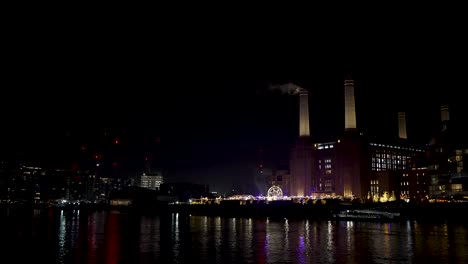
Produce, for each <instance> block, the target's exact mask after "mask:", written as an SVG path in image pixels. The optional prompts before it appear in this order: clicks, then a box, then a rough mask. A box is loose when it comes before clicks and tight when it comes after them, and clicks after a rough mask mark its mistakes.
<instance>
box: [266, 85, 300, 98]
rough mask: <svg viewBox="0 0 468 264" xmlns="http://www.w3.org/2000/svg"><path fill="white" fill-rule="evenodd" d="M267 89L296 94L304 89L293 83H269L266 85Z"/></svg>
mask: <svg viewBox="0 0 468 264" xmlns="http://www.w3.org/2000/svg"><path fill="white" fill-rule="evenodd" d="M268 89H269V90H278V91H280V92H282V93H284V94H291V95H294V94H298V93H299V92H300V91H302V90H304V89H303V88H301V87H299V86H298V85H296V84H294V83H286V84H276V85H272V84H270V85H269V87H268Z"/></svg>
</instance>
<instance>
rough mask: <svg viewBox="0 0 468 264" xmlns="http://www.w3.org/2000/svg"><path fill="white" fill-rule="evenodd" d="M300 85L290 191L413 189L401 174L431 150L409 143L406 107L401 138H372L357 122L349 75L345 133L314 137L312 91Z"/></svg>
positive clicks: (368, 194) (345, 193)
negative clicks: (322, 138) (317, 139)
mask: <svg viewBox="0 0 468 264" xmlns="http://www.w3.org/2000/svg"><path fill="white" fill-rule="evenodd" d="M298 90H299V137H298V139H297V141H296V144H295V146H294V148H292V149H291V152H290V174H291V175H290V180H289V193H288V195H290V196H327V195H330V196H341V197H349V198H360V199H366V198H367V199H368V198H372V197H375V196H382V195H383V194H385V195H388V196H389V197H390V196H392V195H393V196H395V197H396V198H400V197H401V195H402V192H403V190H404V191H405V192H406V191H407V189H408V188H406V189H405V188H403V187H402V184H401V178H402V177H403V174H404V175H407V174H408V173H406V172H408V171H411V170H412V169H413V168H414V166H415V165H414V161H415V160H419V159H420V157H421V156H423V155H424V154H425V151H424V150H423V149H422V148H417V147H414V146H412V145H410V144H409V143H408V141H407V134H406V118H405V113H403V112H400V113H398V124H399V139H398V140H396V141H395V142H378V141H375V140H371V139H370V138H369V137H367V136H366V135H364V134H363V133H361V132H360V131H359V130H358V128H357V126H356V107H355V98H354V81H353V80H352V79H351V78H349V77H348V78H346V79H345V81H344V104H345V129H344V131H343V133H342V134H341V135H340V136H339V137H338V138H337V139H336V140H335V141H333V142H312V141H311V137H310V129H309V105H308V92H307V90H305V89H303V88H298ZM418 177H419V174H418ZM421 182H423V181H421ZM405 186H406V185H405ZM423 193H424V192H422V194H423Z"/></svg>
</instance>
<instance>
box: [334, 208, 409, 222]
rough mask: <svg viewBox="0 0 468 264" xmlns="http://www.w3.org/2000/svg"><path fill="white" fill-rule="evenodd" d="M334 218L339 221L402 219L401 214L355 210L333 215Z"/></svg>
mask: <svg viewBox="0 0 468 264" xmlns="http://www.w3.org/2000/svg"><path fill="white" fill-rule="evenodd" d="M333 218H334V219H337V220H376V221H380V220H398V219H400V213H396V212H386V211H379V210H371V209H354V210H343V211H340V212H338V213H335V214H333Z"/></svg>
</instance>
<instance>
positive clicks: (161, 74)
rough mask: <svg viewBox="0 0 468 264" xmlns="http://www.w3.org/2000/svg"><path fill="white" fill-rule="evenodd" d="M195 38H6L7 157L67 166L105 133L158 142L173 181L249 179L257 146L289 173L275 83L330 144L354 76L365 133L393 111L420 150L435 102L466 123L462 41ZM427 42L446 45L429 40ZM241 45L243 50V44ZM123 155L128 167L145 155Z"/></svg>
mask: <svg viewBox="0 0 468 264" xmlns="http://www.w3.org/2000/svg"><path fill="white" fill-rule="evenodd" d="M190 30H191V29H185V30H182V31H181V33H180V35H176V36H175V35H173V34H170V33H171V32H166V31H165V32H160V35H158V37H157V38H156V40H157V39H164V40H165V41H163V42H155V40H147V41H146V40H145V41H144V38H143V37H140V36H138V34H133V35H132V36H133V37H132V38H127V39H122V38H123V37H124V36H130V35H129V32H128V31H125V30H124V31H123V32H120V31H112V30H111V31H109V32H107V33H106V34H105V35H103V36H100V35H99V34H97V33H96V31H95V30H94V31H93V30H91V31H89V32H81V33H76V32H75V31H70V32H74V33H76V34H77V35H74V34H72V33H68V32H64V33H63V34H62V35H60V36H61V37H63V41H62V42H60V43H61V44H60V45H52V44H53V43H54V41H56V40H57V39H58V35H56V34H55V32H56V31H55V30H54V28H51V30H50V31H45V32H42V33H41V34H39V33H38V31H37V30H35V29H34V28H32V29H31V30H30V31H28V34H30V35H28V36H35V37H36V40H37V41H36V42H35V45H34V46H31V45H30V44H29V42H27V41H24V42H21V41H20V40H21V39H24V38H21V37H20V38H12V39H11V42H10V45H11V46H10V49H11V51H12V52H11V53H10V54H9V55H8V56H7V57H6V63H7V65H8V66H9V67H8V68H7V70H6V71H5V76H6V81H5V83H7V84H8V89H7V92H5V94H4V95H3V98H2V99H3V100H4V102H5V103H4V104H2V105H1V106H0V107H1V108H0V110H1V111H2V113H3V120H4V128H5V129H3V130H2V131H1V137H2V141H1V144H2V150H3V153H2V155H3V156H8V157H11V156H13V157H22V156H25V155H28V154H30V155H32V156H34V157H39V158H42V159H53V158H54V157H63V156H64V155H62V153H63V151H64V150H63V148H64V147H65V145H64V144H63V142H64V141H65V140H66V139H67V138H73V146H75V149H76V147H77V146H78V147H80V146H81V145H82V144H86V143H87V142H88V141H92V140H95V137H97V135H98V134H99V135H100V134H102V133H104V132H103V131H105V130H106V129H111V130H112V131H113V132H115V133H116V135H115V137H119V138H121V139H122V140H123V141H122V142H123V145H125V144H126V143H127V142H130V141H132V142H135V143H132V144H134V146H135V147H134V151H139V149H141V148H144V145H145V143H144V142H147V141H148V142H149V141H151V142H152V140H154V138H156V137H160V140H161V143H162V144H164V145H165V146H166V147H167V149H166V150H165V152H164V154H163V157H164V158H166V162H167V163H166V167H165V169H167V170H168V175H167V176H168V178H169V179H171V178H172V179H173V180H190V181H194V182H201V183H207V184H210V186H211V187H212V188H213V189H218V188H219V189H228V188H230V186H231V185H232V184H233V183H236V184H243V183H245V182H246V181H248V180H250V179H251V178H253V176H252V169H253V168H254V166H255V165H257V160H256V154H255V153H256V150H257V149H258V148H259V147H263V148H265V149H266V150H267V151H268V152H269V153H271V154H270V155H271V156H272V157H271V162H272V163H276V164H277V165H278V166H283V164H285V165H287V164H288V162H287V160H288V153H289V148H290V147H291V145H292V144H294V141H295V138H296V136H297V133H298V132H297V130H298V125H297V118H298V117H297V111H298V106H297V97H295V96H291V95H284V94H280V93H279V92H278V91H271V90H269V89H268V87H269V85H270V84H281V83H287V82H293V83H296V84H297V85H300V86H301V87H304V88H306V89H308V90H309V97H310V99H309V101H310V104H309V105H310V111H309V112H310V113H309V114H310V126H311V127H310V130H311V137H312V139H313V140H316V141H327V140H333V139H334V138H335V137H336V136H337V135H338V134H339V133H341V131H342V130H343V128H344V109H343V107H344V106H343V80H344V78H345V76H346V75H347V74H349V73H351V74H352V76H353V78H354V79H355V86H356V90H355V92H356V111H357V126H358V129H360V130H364V132H366V133H367V134H369V135H372V136H379V137H390V138H392V137H397V136H398V130H397V122H398V120H397V118H398V117H397V113H398V112H400V111H405V112H406V118H407V131H408V139H409V140H411V141H415V143H417V144H421V145H422V144H425V143H428V142H429V140H430V137H431V135H432V133H433V132H434V131H437V129H438V125H439V122H438V121H439V119H440V118H439V116H438V115H439V110H440V105H441V104H444V103H448V104H449V105H450V107H451V108H450V113H451V115H450V117H451V119H454V120H458V121H459V122H460V123H463V122H462V121H463V120H466V114H465V113H466V110H464V108H463V103H464V99H463V96H460V95H458V91H459V89H461V88H462V87H464V85H465V79H464V78H465V77H464V76H465V73H466V72H467V69H466V64H464V63H460V62H463V61H464V58H466V55H467V54H466V50H465V49H463V47H464V45H463V43H464V40H463V39H462V38H460V36H459V34H448V32H446V31H442V30H435V29H433V30H429V29H424V30H423V29H421V30H420V31H418V34H410V32H409V31H410V30H406V31H402V32H400V33H401V34H400V33H396V32H395V31H387V30H382V31H379V32H376V33H375V35H372V37H371V36H368V37H366V38H364V37H362V34H354V33H357V32H356V31H355V30H350V31H348V32H341V31H340V32H336V33H334V34H332V35H333V36H332V37H331V38H325V37H324V36H325V35H322V34H319V33H317V35H314V38H311V39H309V36H307V37H306V36H305V35H300V34H297V39H295V41H292V42H289V41H287V38H281V41H279V40H278V41H275V40H274V38H273V39H271V38H267V37H266V36H265V35H262V34H260V35H256V34H253V33H252V32H246V34H241V33H239V32H237V34H233V35H229V32H224V33H220V34H222V35H223V36H226V38H222V37H218V35H214V34H210V32H211V33H212V32H214V31H212V30H213V29H212V28H211V29H209V28H208V29H206V32H203V34H202V33H200V34H191V35H190V36H192V37H193V38H192V39H190V40H191V41H189V40H188V39H187V36H186V35H184V34H182V33H183V32H187V31H190ZM247 33H249V34H247ZM283 33H284V32H282V33H278V34H280V36H285V35H281V34H283ZM296 33H297V32H296ZM322 33H323V32H322ZM169 36H171V37H169ZM435 36H439V37H444V39H445V40H446V41H445V42H443V43H436V42H433V41H430V40H431V39H432V38H433V37H435ZM246 37H250V38H249V42H245V41H241V40H243V39H246ZM91 40H92V42H88V41H91ZM195 40H196V41H195ZM231 40H237V41H231ZM317 40H320V41H317ZM188 43H189V44H188ZM156 44H157V45H156ZM39 51H40V52H39ZM88 144H90V143H88ZM91 144H92V143H91ZM132 151H133V150H132ZM130 157H131V158H132V159H136V160H137V161H133V163H134V164H137V163H138V162H141V159H142V158H144V157H141V156H140V157H137V156H136V155H130ZM133 167H134V168H135V169H136V168H138V166H137V165H134V166H133ZM143 169H144V168H143V167H142V168H141V170H143ZM219 174H223V175H227V176H226V177H218V175H219ZM188 175H192V176H190V177H189V176H188ZM221 179H229V182H227V181H226V182H224V180H221Z"/></svg>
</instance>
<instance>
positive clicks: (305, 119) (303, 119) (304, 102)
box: [299, 89, 310, 137]
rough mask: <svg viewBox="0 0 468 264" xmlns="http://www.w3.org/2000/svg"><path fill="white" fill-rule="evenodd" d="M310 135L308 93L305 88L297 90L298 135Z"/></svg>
mask: <svg viewBox="0 0 468 264" xmlns="http://www.w3.org/2000/svg"><path fill="white" fill-rule="evenodd" d="M308 136H310V126H309V93H308V92H307V90H306V89H300V90H299V137H308Z"/></svg>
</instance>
